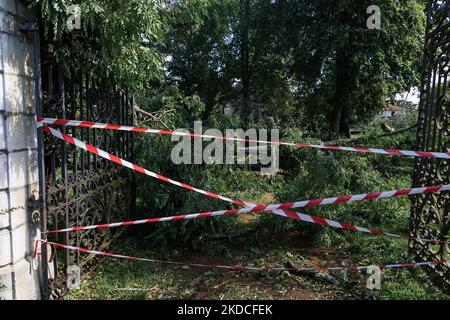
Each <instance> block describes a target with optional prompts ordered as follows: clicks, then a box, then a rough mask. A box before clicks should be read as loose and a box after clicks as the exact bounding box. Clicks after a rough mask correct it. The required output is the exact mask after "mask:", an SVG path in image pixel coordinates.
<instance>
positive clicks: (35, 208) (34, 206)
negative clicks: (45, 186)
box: [27, 192, 44, 223]
mask: <svg viewBox="0 0 450 320" xmlns="http://www.w3.org/2000/svg"><path fill="white" fill-rule="evenodd" d="M27 206H28V209H30V211H31V219H30V221H31V223H36V222H38V221H40V218H41V209H42V208H44V203H43V201H42V200H41V197H39V192H33V193H32V195H31V197H30V199H28V203H27Z"/></svg>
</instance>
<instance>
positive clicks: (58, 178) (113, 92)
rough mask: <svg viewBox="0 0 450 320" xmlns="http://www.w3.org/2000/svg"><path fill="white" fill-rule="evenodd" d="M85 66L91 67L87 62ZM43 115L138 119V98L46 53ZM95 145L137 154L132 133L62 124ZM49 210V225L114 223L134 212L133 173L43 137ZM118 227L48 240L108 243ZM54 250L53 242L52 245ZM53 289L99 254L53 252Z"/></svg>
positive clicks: (56, 294) (55, 294)
mask: <svg viewBox="0 0 450 320" xmlns="http://www.w3.org/2000/svg"><path fill="white" fill-rule="evenodd" d="M83 70H88V67H87V66H86V68H84V69H83ZM42 109H43V115H44V116H46V117H52V118H64V119H76V120H85V121H96V122H106V123H120V124H130V125H131V124H132V123H133V98H132V97H130V96H129V95H128V93H127V92H123V91H119V90H117V89H116V88H115V87H114V86H112V85H111V84H109V83H108V82H106V81H105V82H100V81H93V80H91V79H90V78H89V76H88V72H85V71H82V72H79V71H78V72H76V71H72V70H67V72H65V71H64V70H63V69H62V67H61V66H59V65H57V64H56V63H55V61H54V60H53V59H51V58H47V59H46V58H45V57H44V58H43V59H42ZM58 129H60V130H62V131H64V132H66V133H68V134H70V135H72V136H74V137H77V138H79V139H81V140H83V141H85V142H87V143H90V144H92V145H94V146H97V147H99V148H102V149H104V150H108V151H110V152H112V153H114V154H116V155H118V156H120V157H122V158H125V159H128V160H132V159H131V157H132V153H133V136H132V133H129V132H115V131H114V132H113V131H107V130H95V129H85V128H69V127H67V128H58ZM44 155H45V156H44V158H45V161H44V163H45V181H46V190H45V192H46V212H47V225H48V229H49V230H52V229H59V228H61V227H63V228H67V227H71V226H81V225H91V224H100V223H109V222H113V221H119V220H122V219H124V218H126V217H125V216H124V215H126V214H127V213H129V212H133V207H134V192H133V183H132V180H133V176H132V174H131V173H130V172H129V171H124V170H123V169H122V168H119V167H118V166H117V165H115V164H112V163H111V162H108V161H107V160H105V159H103V158H100V157H97V156H95V155H93V154H89V153H87V152H85V151H81V150H80V149H77V148H76V147H74V146H72V145H70V144H66V143H65V142H61V141H59V140H55V139H54V138H52V137H50V136H45V137H44ZM119 233H120V231H119V230H113V229H111V230H110V229H103V230H90V231H86V232H84V231H83V232H71V233H67V234H55V235H50V236H49V240H51V241H54V242H58V243H64V244H68V245H73V246H79V247H83V248H90V249H94V248H95V249H99V250H102V249H105V248H106V247H108V246H109V245H110V244H111V243H112V242H113V241H114V240H115V239H116V238H117V237H118V235H119ZM49 250H50V247H49ZM48 255H49V257H50V261H51V262H52V263H50V264H49V268H51V270H49V274H50V275H51V276H50V277H49V290H48V292H49V295H50V298H54V299H58V298H60V297H62V296H63V295H64V294H66V293H67V291H68V289H67V288H68V283H67V281H68V280H67V268H68V267H69V266H74V265H75V266H78V267H79V268H80V270H81V274H82V275H83V274H85V273H86V272H87V271H88V270H90V269H92V268H93V267H95V266H96V265H97V262H98V261H97V258H95V257H94V256H89V255H86V254H80V253H77V252H73V251H62V250H52V251H51V252H49V253H48Z"/></svg>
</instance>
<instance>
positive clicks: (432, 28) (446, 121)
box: [410, 0, 450, 290]
mask: <svg viewBox="0 0 450 320" xmlns="http://www.w3.org/2000/svg"><path fill="white" fill-rule="evenodd" d="M426 14H427V29H426V36H425V49H424V50H425V52H424V69H423V78H422V88H421V98H420V105H419V121H418V132H417V149H418V150H428V151H440V152H449V151H450V74H449V70H450V0H430V1H429V3H428V6H427V10H426ZM413 183H414V186H425V185H438V184H450V161H449V160H442V159H424V158H419V159H417V160H416V162H415V170H414V176H413ZM410 224H411V235H412V236H413V237H423V238H429V239H436V240H442V241H447V242H448V241H449V234H450V194H449V193H448V192H447V193H445V192H443V193H440V194H427V195H421V196H416V197H414V199H413V203H412V211H411V223H410ZM410 249H411V252H412V253H413V254H414V255H415V256H416V258H417V260H420V261H430V260H441V259H445V260H447V259H450V249H449V245H448V243H445V244H432V243H426V242H422V241H412V242H411V243H410ZM428 271H429V272H430V275H431V278H432V279H433V280H434V281H435V282H436V283H437V284H439V285H440V286H441V287H444V288H446V289H447V290H450V264H447V265H436V266H432V267H431V268H429V269H428Z"/></svg>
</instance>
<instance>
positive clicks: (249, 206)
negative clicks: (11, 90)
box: [44, 126, 450, 243]
mask: <svg viewBox="0 0 450 320" xmlns="http://www.w3.org/2000/svg"><path fill="white" fill-rule="evenodd" d="M44 131H45V132H47V133H50V134H52V135H53V136H55V137H57V138H59V139H62V140H64V141H67V142H69V143H71V144H73V145H76V146H78V147H80V148H82V149H84V150H87V151H89V152H92V153H94V154H96V155H99V156H101V157H103V158H105V159H108V160H110V161H113V162H115V163H117V164H120V165H122V166H125V167H127V168H130V169H132V170H135V171H137V172H140V173H143V174H146V175H148V176H151V177H154V178H157V179H160V180H163V181H165V182H168V183H171V184H174V185H177V186H180V187H182V188H186V189H188V190H191V191H194V192H198V193H201V194H204V195H207V196H210V197H214V198H217V199H221V200H223V201H227V202H231V203H234V204H237V205H240V206H244V207H245V208H241V209H230V210H221V211H213V212H205V213H197V214H191V215H181V216H173V217H163V218H154V219H146V220H139V221H129V222H118V223H113V224H109V225H100V226H86V227H75V228H69V229H63V230H54V231H50V232H69V231H78V230H89V229H94V228H100V227H103V228H107V227H118V226H125V225H132V224H143V223H154V222H164V221H175V220H187V219H195V218H202V217H213V216H223V215H230V214H242V213H249V212H260V211H268V212H272V213H274V214H277V215H281V216H284V217H288V218H291V219H294V220H300V221H305V222H310V223H315V224H320V225H323V226H329V227H334V228H340V229H347V230H352V231H357V232H365V233H372V234H379V235H386V236H392V237H397V238H408V239H415V240H420V241H427V242H435V243H443V242H446V241H440V240H429V239H424V238H411V237H407V236H400V235H394V234H391V233H388V232H382V231H377V230H370V229H367V228H363V227H358V226H353V225H349V224H345V223H341V222H337V221H333V220H329V219H324V218H319V217H313V216H310V215H306V214H301V213H297V212H293V211H287V210H286V209H293V208H305V207H311V206H319V205H329V204H335V203H348V202H355V201H366V200H372V199H386V198H391V197H400V196H409V195H416V194H424V193H432V192H439V191H448V190H450V185H441V186H430V187H420V188H407V189H401V190H392V191H383V192H373V193H365V194H358V195H346V196H340V197H332V198H324V199H315V200H303V201H296V202H287V203H279V204H270V205H255V204H254V203H250V202H244V201H240V200H233V199H230V198H227V197H224V196H220V195H217V194H215V193H212V192H209V191H204V190H201V189H197V188H194V187H192V186H189V185H187V184H184V183H181V182H178V181H175V180H172V179H169V178H167V177H164V176H161V175H159V174H157V173H154V172H152V171H149V170H146V169H144V168H142V167H139V166H137V165H135V164H133V163H131V162H128V161H126V160H124V159H121V158H119V157H116V156H114V155H112V154H110V153H108V152H106V151H103V150H101V149H99V148H96V147H93V146H91V145H89V144H87V143H84V142H82V141H80V140H78V139H76V138H73V137H71V136H69V135H66V134H63V133H62V132H60V131H58V130H55V129H52V128H49V127H47V126H44ZM80 228H81V229H80ZM83 228H84V229H83Z"/></svg>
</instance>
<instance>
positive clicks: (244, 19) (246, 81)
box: [241, 0, 251, 126]
mask: <svg viewBox="0 0 450 320" xmlns="http://www.w3.org/2000/svg"><path fill="white" fill-rule="evenodd" d="M249 23H250V0H241V79H242V119H243V121H244V123H245V125H246V126H247V124H248V118H249V116H250V113H251V110H250V103H249V99H250V72H249V57H250V54H249V39H248V33H249Z"/></svg>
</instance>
